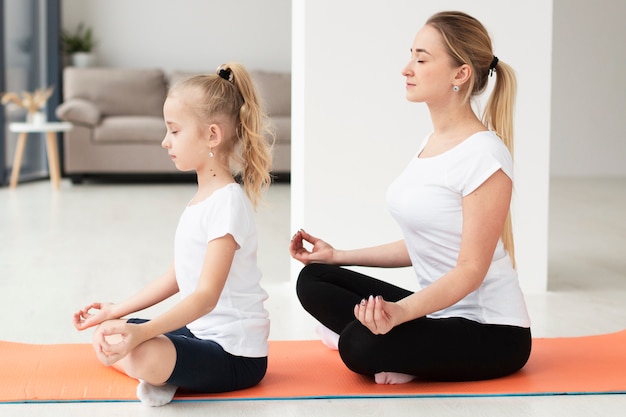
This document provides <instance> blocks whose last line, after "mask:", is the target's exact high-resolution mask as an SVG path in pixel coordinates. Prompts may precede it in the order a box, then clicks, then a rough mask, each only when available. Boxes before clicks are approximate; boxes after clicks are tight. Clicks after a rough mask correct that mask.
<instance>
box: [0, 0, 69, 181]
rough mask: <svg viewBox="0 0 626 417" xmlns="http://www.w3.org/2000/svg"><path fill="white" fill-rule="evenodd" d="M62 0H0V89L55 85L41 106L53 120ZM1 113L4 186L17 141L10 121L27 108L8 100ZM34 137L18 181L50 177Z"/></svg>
mask: <svg viewBox="0 0 626 417" xmlns="http://www.w3.org/2000/svg"><path fill="white" fill-rule="evenodd" d="M60 2H61V0H0V91H2V92H7V91H10V92H15V93H18V94H21V92H22V91H34V90H36V89H38V88H43V87H48V86H50V85H54V88H55V91H54V95H53V96H52V97H51V98H50V99H49V100H48V103H47V106H46V109H45V110H46V113H47V116H48V120H55V117H54V109H55V108H56V106H57V105H58V103H59V102H60V94H61V77H60V72H61V65H60V61H61V52H60V42H59V32H60V7H61V5H60ZM0 113H1V114H0V184H6V183H7V182H8V172H9V170H10V169H11V166H12V162H13V155H14V152H15V142H16V140H17V134H15V133H12V132H9V124H10V123H12V122H23V121H25V119H26V112H25V111H24V110H23V109H21V108H19V107H17V106H15V105H12V104H7V105H5V106H2V109H1V112H0ZM32 135H34V134H32ZM33 139H35V138H34V137H32V138H29V140H28V142H27V146H26V151H25V153H24V160H23V163H22V170H21V174H20V181H24V180H33V179H39V178H46V177H47V176H48V166H47V162H46V153H45V148H44V146H45V145H44V143H45V142H44V140H33ZM37 139H39V138H37Z"/></svg>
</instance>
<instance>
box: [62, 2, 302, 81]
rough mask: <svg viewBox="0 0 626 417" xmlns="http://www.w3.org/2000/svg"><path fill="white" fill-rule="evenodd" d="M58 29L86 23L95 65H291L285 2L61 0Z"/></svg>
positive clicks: (281, 67) (280, 67) (288, 5)
mask: <svg viewBox="0 0 626 417" xmlns="http://www.w3.org/2000/svg"><path fill="white" fill-rule="evenodd" d="M62 7H63V10H62V19H63V27H64V28H67V29H69V30H72V31H73V30H74V29H75V28H76V26H77V25H78V23H79V22H85V23H86V24H87V25H89V26H92V27H93V30H94V34H95V37H96V38H97V40H98V45H97V47H96V54H97V59H98V64H99V65H103V66H112V67H125V68H152V67H157V68H162V69H164V70H165V71H167V72H169V71H172V70H189V71H206V70H210V71H213V70H214V69H215V68H217V66H218V65H220V64H222V63H224V62H227V61H239V62H241V63H243V64H244V65H246V66H247V67H248V68H249V69H266V70H277V71H289V70H290V69H291V0H263V1H256V0H229V1H218V0H185V1H172V0H131V1H128V0H64V1H63V6H62Z"/></svg>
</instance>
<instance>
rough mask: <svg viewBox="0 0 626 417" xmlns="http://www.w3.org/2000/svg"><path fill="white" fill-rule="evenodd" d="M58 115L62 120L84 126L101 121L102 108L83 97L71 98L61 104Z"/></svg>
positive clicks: (57, 111)
mask: <svg viewBox="0 0 626 417" xmlns="http://www.w3.org/2000/svg"><path fill="white" fill-rule="evenodd" d="M56 115H57V117H58V118H59V119H61V120H67V121H68V122H72V123H75V124H77V125H83V126H95V125H97V124H98V123H99V122H100V116H101V113H100V110H98V108H97V107H96V106H95V105H94V104H93V103H92V102H91V101H87V100H83V99H81V98H73V99H69V100H67V101H65V102H63V103H61V104H60V105H59V107H57V109H56Z"/></svg>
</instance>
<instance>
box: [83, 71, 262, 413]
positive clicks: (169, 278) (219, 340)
mask: <svg viewBox="0 0 626 417" xmlns="http://www.w3.org/2000/svg"><path fill="white" fill-rule="evenodd" d="M163 113H164V117H165V124H166V126H167V134H166V136H165V139H163V143H162V146H163V147H164V148H165V149H166V150H167V151H168V153H169V155H170V157H171V158H172V161H173V162H174V164H176V167H177V168H178V169H179V170H181V171H192V170H193V171H195V172H196V173H197V178H198V188H197V191H196V194H195V195H194V196H193V198H192V199H191V201H190V202H189V204H188V205H187V206H186V207H185V210H184V211H183V213H182V215H181V218H180V221H179V224H178V228H177V229H176V236H175V242H174V261H173V263H172V265H171V266H170V268H169V269H168V270H167V272H165V274H163V275H162V276H161V277H159V278H158V279H156V280H155V281H154V282H152V283H151V284H149V285H148V286H146V287H145V288H143V289H142V290H141V291H139V292H138V293H137V294H136V295H134V296H132V297H130V298H128V299H127V300H126V301H123V302H121V303H119V304H112V303H92V304H90V305H88V306H86V307H85V308H83V309H81V310H79V311H78V312H77V313H76V314H74V326H75V327H76V328H77V329H78V330H84V329H87V328H89V327H92V326H96V325H98V327H97V329H96V331H95V333H94V337H93V347H94V350H95V352H96V355H97V357H98V359H99V360H100V361H101V362H102V363H103V364H105V365H113V366H115V367H116V368H117V369H119V370H121V371H122V372H125V373H126V374H128V375H129V376H131V377H133V378H137V379H139V385H138V387H137V396H138V397H139V399H140V400H141V401H142V402H144V403H146V404H148V405H151V406H158V405H163V404H167V403H168V402H170V401H171V400H172V398H173V396H174V393H175V392H176V389H177V388H178V387H180V388H184V389H187V390H193V391H198V392H206V393H210V392H224V391H232V390H238V389H242V388H247V387H251V386H253V385H255V384H257V383H258V382H259V381H261V379H262V378H263V376H264V375H265V371H266V368H267V353H268V343H267V338H268V335H269V319H268V313H267V311H266V310H265V309H264V307H263V302H264V301H265V300H266V299H267V294H266V293H265V291H264V290H263V289H262V288H261V286H260V280H261V272H260V271H259V268H258V267H257V236H256V229H255V224H254V217H253V214H254V213H253V205H254V206H256V204H257V202H258V201H259V199H260V196H261V193H262V191H263V190H264V189H265V188H266V187H267V186H269V184H270V182H271V178H270V174H269V169H270V165H271V154H270V145H269V143H268V140H267V138H268V136H267V135H266V134H267V133H268V131H267V129H266V126H267V124H266V118H265V116H264V114H263V113H262V111H261V107H260V102H259V97H258V95H257V93H256V91H255V88H254V86H253V84H252V81H251V79H250V75H249V74H248V72H247V71H246V70H245V68H244V67H243V66H242V65H240V64H237V63H230V64H227V65H223V66H221V67H220V68H218V71H217V74H216V75H201V76H195V77H192V78H189V79H187V80H185V81H182V82H180V83H178V84H176V85H174V86H173V87H172V88H171V90H170V91H169V94H168V96H167V99H166V101H165V104H164V106H163ZM233 175H240V176H241V179H242V182H243V188H242V187H241V186H240V185H239V184H238V183H236V182H235V180H234V178H233ZM176 293H180V295H181V300H180V301H179V302H178V303H177V304H176V305H175V306H174V307H172V308H171V309H170V310H168V311H167V312H165V313H163V314H162V315H160V316H158V317H156V318H154V319H152V320H149V321H148V320H141V319H128V320H127V319H122V317H125V316H127V315H129V314H131V313H134V312H137V311H139V310H142V309H145V308H147V307H150V306H152V305H155V304H157V303H159V302H161V301H163V300H165V299H167V298H168V297H170V296H172V295H174V294H176Z"/></svg>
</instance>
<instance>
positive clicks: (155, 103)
mask: <svg viewBox="0 0 626 417" xmlns="http://www.w3.org/2000/svg"><path fill="white" fill-rule="evenodd" d="M63 81H64V84H63V94H64V98H65V100H69V99H72V98H80V99H84V100H88V101H92V102H93V103H94V104H95V105H96V107H97V108H98V109H99V110H100V112H101V113H102V115H103V116H119V115H137V116H162V115H163V102H164V101H165V88H166V87H165V76H164V73H163V71H161V70H160V69H125V68H95V67H93V68H75V67H66V68H65V70H64V78H63Z"/></svg>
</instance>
